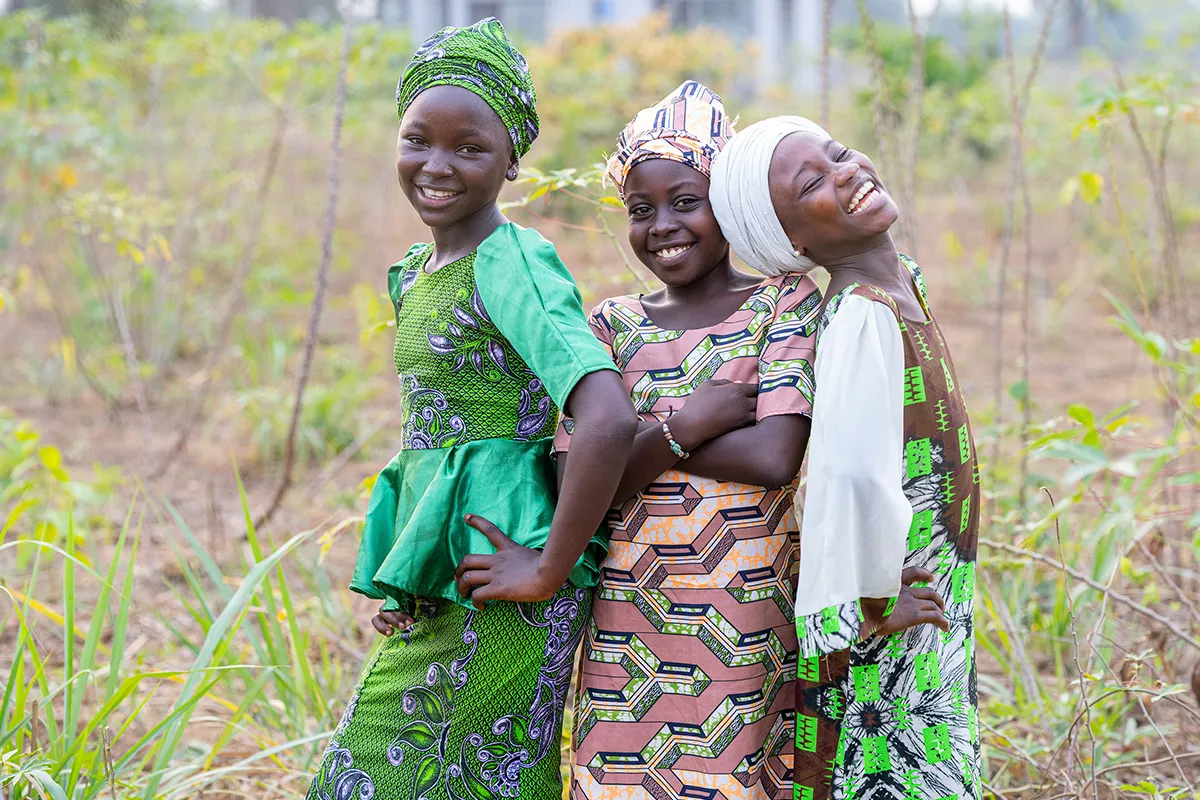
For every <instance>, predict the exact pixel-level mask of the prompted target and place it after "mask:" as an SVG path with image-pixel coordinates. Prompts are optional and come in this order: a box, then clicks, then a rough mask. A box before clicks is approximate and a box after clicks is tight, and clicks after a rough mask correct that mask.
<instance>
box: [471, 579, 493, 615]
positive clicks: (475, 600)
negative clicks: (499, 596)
mask: <svg viewBox="0 0 1200 800" xmlns="http://www.w3.org/2000/svg"><path fill="white" fill-rule="evenodd" d="M494 594H495V590H494V589H492V587H491V585H490V584H489V585H487V586H484V587H482V588H480V589H476V590H475V591H474V592H472V593H471V605H473V606H475V609H476V610H477V611H483V606H484V603H486V602H487V601H488V600H494V599H495V598H494V597H493V596H492V595H494Z"/></svg>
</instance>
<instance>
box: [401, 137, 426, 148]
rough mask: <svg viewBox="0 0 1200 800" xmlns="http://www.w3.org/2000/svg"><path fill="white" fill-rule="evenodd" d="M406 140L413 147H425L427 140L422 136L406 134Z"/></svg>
mask: <svg viewBox="0 0 1200 800" xmlns="http://www.w3.org/2000/svg"><path fill="white" fill-rule="evenodd" d="M404 141H406V142H408V143H409V144H411V145H412V146H413V147H424V146H425V140H424V139H422V138H421V137H420V136H405V137H404Z"/></svg>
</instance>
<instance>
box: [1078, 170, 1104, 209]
mask: <svg viewBox="0 0 1200 800" xmlns="http://www.w3.org/2000/svg"><path fill="white" fill-rule="evenodd" d="M1103 193H1104V176H1103V175H1100V174H1099V173H1096V172H1081V173H1079V196H1080V198H1082V199H1083V202H1085V203H1087V204H1088V205H1089V206H1094V205H1096V203H1098V202H1100V196H1101V195H1102V194H1103Z"/></svg>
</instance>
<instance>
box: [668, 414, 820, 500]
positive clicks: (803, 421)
mask: <svg viewBox="0 0 1200 800" xmlns="http://www.w3.org/2000/svg"><path fill="white" fill-rule="evenodd" d="M811 428H812V421H811V420H810V419H809V418H808V417H806V416H804V415H803V414H778V415H776V416H773V417H767V418H766V419H764V420H762V421H761V422H758V423H756V424H754V425H751V426H750V427H748V428H742V429H740V430H736V431H730V432H729V433H727V434H725V435H724V436H718V437H717V438H715V439H712V440H711V441H708V442H705V443H704V444H703V445H701V446H700V448H699V449H697V450H695V451H693V452H692V457H691V458H689V459H688V460H687V465H686V468H687V471H688V472H690V473H692V474H694V475H700V476H702V477H705V478H713V479H714V480H719V481H734V482H736V483H746V484H749V485H751V486H767V487H771V488H775V487H778V486H786V485H787V484H789V483H791V482H792V481H793V480H795V479H796V475H798V474H799V472H800V464H801V462H803V461H804V451H805V450H806V449H807V447H808V434H809V431H810V429H811Z"/></svg>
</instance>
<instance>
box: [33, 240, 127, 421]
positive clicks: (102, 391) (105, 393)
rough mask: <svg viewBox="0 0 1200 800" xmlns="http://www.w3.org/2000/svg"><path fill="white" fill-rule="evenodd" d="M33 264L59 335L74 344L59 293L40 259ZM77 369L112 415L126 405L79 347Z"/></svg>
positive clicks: (76, 350) (76, 353) (36, 259)
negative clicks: (90, 365) (102, 380)
mask: <svg viewBox="0 0 1200 800" xmlns="http://www.w3.org/2000/svg"><path fill="white" fill-rule="evenodd" d="M31 263H32V264H33V267H34V270H35V271H36V272H37V275H38V278H40V279H41V281H42V284H43V285H44V286H45V287H46V296H47V297H49V298H50V303H49V305H50V311H51V313H52V314H53V315H54V321H55V322H57V323H58V330H59V335H61V336H62V338H63V339H64V340H67V339H69V340H71V341H72V342H74V341H75V336H74V334H73V333H72V332H71V324H70V322H69V321H68V320H67V314H66V312H64V311H63V309H62V306H61V305H60V304H59V293H58V292H55V291H53V290H52V288H51V283H50V277H49V276H48V275H47V274H46V268H45V265H44V264H43V263H42V260H41V259H40V258H33V259H31ZM75 369H76V370H78V371H79V374H80V375H82V376H83V380H84V382H86V383H87V385H88V386H89V387H91V389H92V391H93V392H94V393H95V394H96V396H97V397H99V398H100V400H101V401H103V402H104V405H105V406H107V407H108V409H109V412H110V413H111V412H115V411H117V410H118V409H120V408H121V407H122V406H123V405H125V403H126V402H127V401H123V400H122V399H121V398H120V397H118V396H116V395H114V394H113V393H112V392H110V391H109V390H108V389H107V388H106V387H105V386H104V384H102V383H101V382H100V380H99V378H97V377H96V376H95V375H94V374H93V373H92V371H91V369H90V368H89V367H88V365H87V363H86V362H85V360H84V352H83V351H82V350H81V349H79V348H78V347H76V348H75Z"/></svg>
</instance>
